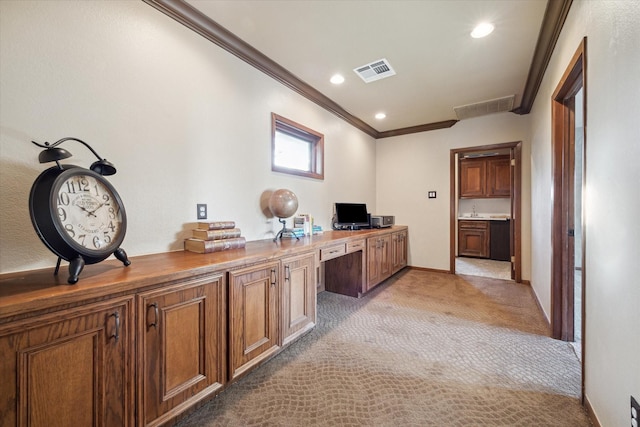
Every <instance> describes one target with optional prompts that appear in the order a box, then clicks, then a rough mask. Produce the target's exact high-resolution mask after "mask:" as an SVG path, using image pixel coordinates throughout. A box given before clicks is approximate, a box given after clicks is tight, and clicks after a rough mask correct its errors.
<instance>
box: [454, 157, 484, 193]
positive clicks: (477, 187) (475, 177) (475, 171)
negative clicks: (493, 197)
mask: <svg viewBox="0 0 640 427" xmlns="http://www.w3.org/2000/svg"><path fill="white" fill-rule="evenodd" d="M486 179H487V172H486V162H485V161H484V159H470V160H468V159H465V160H461V161H460V191H459V192H460V194H459V197H485V194H486V193H485V189H486Z"/></svg>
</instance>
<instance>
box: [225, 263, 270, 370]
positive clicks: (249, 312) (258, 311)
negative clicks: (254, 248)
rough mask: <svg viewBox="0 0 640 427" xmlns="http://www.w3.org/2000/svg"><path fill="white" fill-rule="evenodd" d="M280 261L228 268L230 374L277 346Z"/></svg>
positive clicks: (260, 358) (250, 363)
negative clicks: (232, 269)
mask: <svg viewBox="0 0 640 427" xmlns="http://www.w3.org/2000/svg"><path fill="white" fill-rule="evenodd" d="M279 269H280V263H279V262H270V263H265V264H260V265H258V266H255V267H247V268H243V269H240V270H235V271H230V272H229V377H230V378H231V379H235V378H237V377H238V376H239V375H241V374H243V373H244V372H246V371H247V370H249V369H250V368H251V367H253V366H255V365H256V364H258V363H259V362H260V361H262V360H264V359H266V358H268V357H269V356H270V355H272V354H274V353H275V352H277V351H278V350H279V349H280V345H279V342H280V341H279V339H278V319H279V316H278V303H279V298H278V293H279V289H280V287H279V283H278V270H279Z"/></svg>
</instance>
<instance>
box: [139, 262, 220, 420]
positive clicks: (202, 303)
mask: <svg viewBox="0 0 640 427" xmlns="http://www.w3.org/2000/svg"><path fill="white" fill-rule="evenodd" d="M225 301H226V300H225V287H224V277H223V275H222V274H216V275H212V276H206V277H203V278H199V279H196V280H192V281H185V282H180V283H175V284H173V285H169V286H166V287H165V286H163V287H162V288H159V289H156V290H152V291H149V292H144V293H141V294H139V295H138V319H139V324H138V337H139V339H138V354H139V355H140V356H139V361H138V364H139V369H141V371H142V375H140V376H139V377H138V390H139V393H138V407H139V408H140V409H139V410H140V414H139V417H140V418H141V420H140V421H141V422H140V424H141V425H145V426H154V425H159V424H162V423H163V422H165V421H167V420H169V419H171V418H172V417H174V416H175V415H176V413H178V412H181V410H184V408H185V407H188V406H190V405H193V404H194V403H195V402H197V401H198V400H201V399H203V398H204V397H206V396H209V395H211V394H213V393H215V392H216V391H217V390H219V389H221V388H222V386H223V385H224V383H225V366H224V365H225V353H224V350H225V342H226V334H225V330H226V328H225V326H226V323H225V321H224V318H225V317H224V314H225Z"/></svg>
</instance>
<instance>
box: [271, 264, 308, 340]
mask: <svg viewBox="0 0 640 427" xmlns="http://www.w3.org/2000/svg"><path fill="white" fill-rule="evenodd" d="M314 260H315V254H314V253H308V254H304V255H299V256H293V257H288V258H283V259H282V260H281V267H282V269H281V271H280V277H281V278H282V344H283V345H286V344H288V343H290V342H291V341H293V340H295V339H296V338H298V337H299V336H300V335H302V334H304V333H305V332H307V331H308V330H310V329H311V328H313V327H314V326H315V324H316V282H315V280H314V277H315V274H314V273H315V268H314Z"/></svg>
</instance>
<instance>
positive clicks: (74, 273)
mask: <svg viewBox="0 0 640 427" xmlns="http://www.w3.org/2000/svg"><path fill="white" fill-rule="evenodd" d="M83 268H84V258H82V257H81V256H80V255H78V257H77V258H74V259H72V260H71V261H69V279H68V280H67V282H68V283H69V284H70V285H75V284H76V283H78V276H80V273H81V272H82V269H83Z"/></svg>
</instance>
